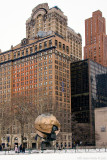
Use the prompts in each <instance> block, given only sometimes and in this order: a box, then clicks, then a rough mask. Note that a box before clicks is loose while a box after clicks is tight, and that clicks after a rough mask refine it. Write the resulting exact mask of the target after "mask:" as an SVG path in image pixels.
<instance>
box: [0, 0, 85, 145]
mask: <svg viewBox="0 0 107 160" xmlns="http://www.w3.org/2000/svg"><path fill="white" fill-rule="evenodd" d="M81 45H82V39H81V36H80V34H76V33H75V32H74V30H72V29H71V28H69V27H68V26H67V17H66V16H65V15H64V14H63V12H62V11H61V10H60V9H59V8H58V7H53V8H51V9H49V7H48V4H47V3H45V4H40V5H38V6H37V7H35V8H34V9H33V10H32V15H31V17H30V18H29V19H28V20H27V21H26V38H24V39H23V40H22V41H21V43H20V44H18V45H16V46H11V49H10V50H8V51H6V52H1V53H0V103H2V102H4V101H8V100H10V101H11V98H12V97H13V96H14V95H15V94H16V93H17V94H22V95H29V94H30V93H33V94H34V95H35V104H40V103H41V102H43V100H44V99H47V98H48V97H49V98H50V99H51V100H52V101H53V102H54V104H55V107H56V108H54V107H53V106H51V105H50V106H47V108H48V107H51V111H53V108H54V111H55V113H54V112H52V113H53V114H55V116H56V117H57V119H58V120H59V121H60V123H61V132H60V134H59V136H58V138H57V141H56V143H57V146H59V147H65V146H66V147H71V146H72V134H71V118H70V117H71V89H70V88H71V87H70V85H71V84H70V62H71V60H78V59H81V57H82V49H81V48H82V46H81ZM72 56H73V57H74V59H72ZM75 57H76V59H75ZM35 106H36V105H35ZM11 129H13V130H14V134H13V136H12V137H11V135H9V130H8V132H7V133H8V137H9V138H8V139H10V141H9V144H11V142H12V143H13V144H12V145H13V147H14V143H17V144H20V143H21V141H20V130H18V129H17V127H16V128H15V126H13V128H11ZM11 131H12V130H11ZM32 134H33V132H32ZM25 136H26V135H25ZM33 136H35V133H34V134H33ZM2 140H3V143H4V145H5V144H6V143H7V142H6V141H5V140H4V139H2ZM25 143H26V145H27V146H28V143H29V138H28V137H26V138H25ZM30 143H31V144H30V147H33V146H35V147H36V141H35V139H34V138H33V139H32V141H30Z"/></svg>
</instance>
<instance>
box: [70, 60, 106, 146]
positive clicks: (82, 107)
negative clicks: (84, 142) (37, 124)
mask: <svg viewBox="0 0 107 160" xmlns="http://www.w3.org/2000/svg"><path fill="white" fill-rule="evenodd" d="M106 106H107V67H103V66H102V65H100V64H98V63H96V62H94V61H92V60H90V59H88V60H83V61H79V62H74V63H71V112H72V114H73V113H74V114H75V115H76V120H77V121H78V123H84V124H88V125H89V128H90V142H91V144H94V143H95V129H94V128H95V116H94V109H95V108H100V107H106ZM93 137H94V138H93ZM90 142H88V143H90Z"/></svg>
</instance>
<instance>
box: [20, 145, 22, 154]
mask: <svg viewBox="0 0 107 160" xmlns="http://www.w3.org/2000/svg"><path fill="white" fill-rule="evenodd" d="M20 152H22V144H21V145H20Z"/></svg>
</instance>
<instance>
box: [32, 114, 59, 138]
mask: <svg viewBox="0 0 107 160" xmlns="http://www.w3.org/2000/svg"><path fill="white" fill-rule="evenodd" d="M35 128H36V132H37V134H38V135H39V136H40V137H42V138H43V139H46V140H49V141H52V140H56V135H57V134H58V133H59V131H60V123H59V121H58V120H57V119H56V117H55V116H53V115H52V114H41V115H39V116H38V117H37V118H36V120H35Z"/></svg>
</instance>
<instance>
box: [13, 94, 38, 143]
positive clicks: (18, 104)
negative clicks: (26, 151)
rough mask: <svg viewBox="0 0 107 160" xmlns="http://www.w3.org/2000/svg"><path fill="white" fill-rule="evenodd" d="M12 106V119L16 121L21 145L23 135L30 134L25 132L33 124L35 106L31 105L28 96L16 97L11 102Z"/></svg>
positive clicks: (31, 101)
mask: <svg viewBox="0 0 107 160" xmlns="http://www.w3.org/2000/svg"><path fill="white" fill-rule="evenodd" d="M11 105H12V117H13V119H14V120H16V121H17V124H18V125H19V126H20V134H21V143H22V145H23V138H24V134H25V133H26V134H27V133H28V134H29V132H31V131H29V127H27V128H28V130H26V129H25V128H26V126H29V125H31V126H32V124H34V121H35V118H36V116H37V113H36V106H35V104H34V103H33V98H32V97H31V96H30V97H29V96H24V95H16V96H14V97H13V98H12V100H11Z"/></svg>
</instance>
